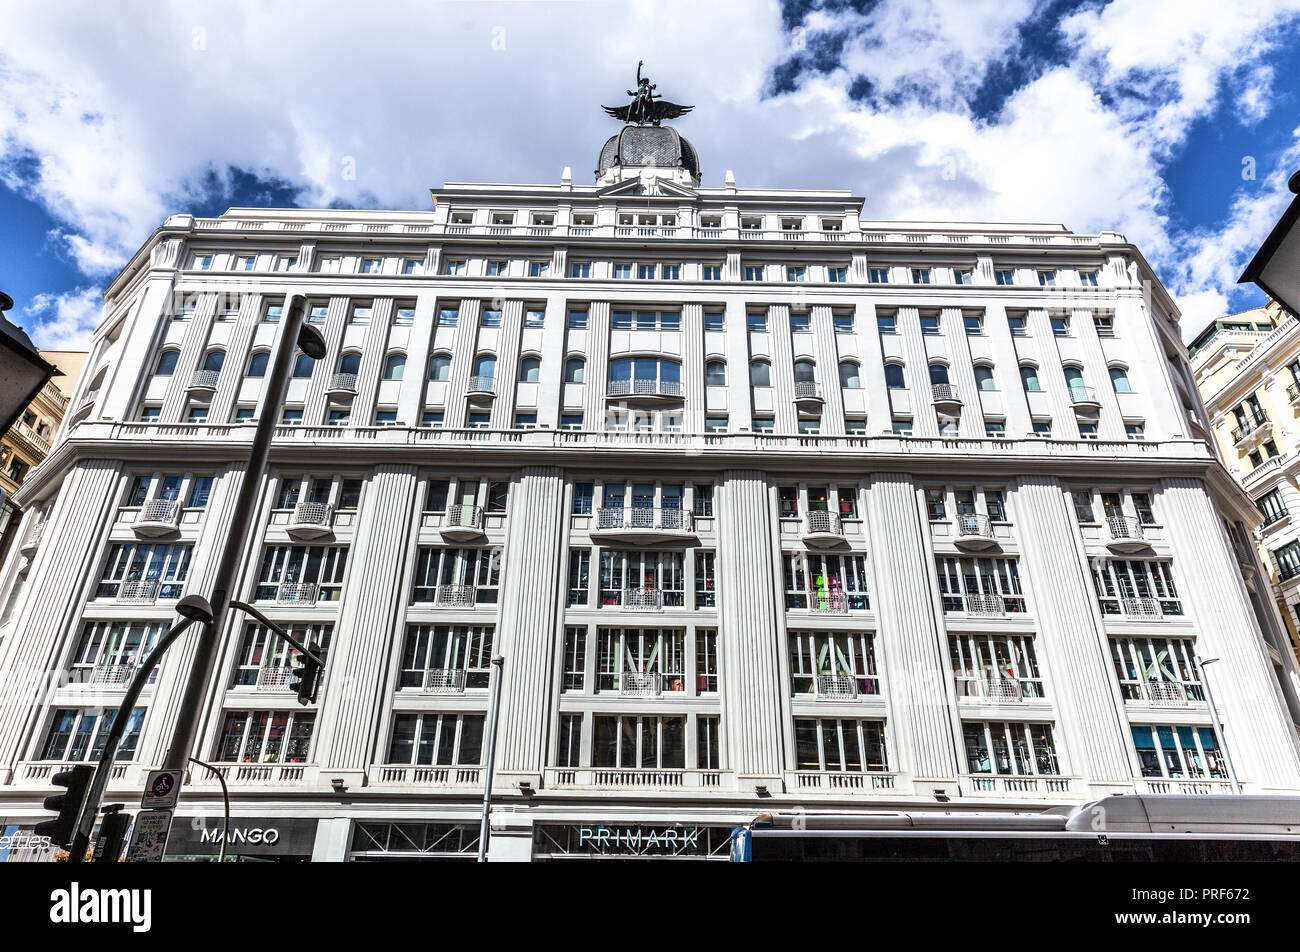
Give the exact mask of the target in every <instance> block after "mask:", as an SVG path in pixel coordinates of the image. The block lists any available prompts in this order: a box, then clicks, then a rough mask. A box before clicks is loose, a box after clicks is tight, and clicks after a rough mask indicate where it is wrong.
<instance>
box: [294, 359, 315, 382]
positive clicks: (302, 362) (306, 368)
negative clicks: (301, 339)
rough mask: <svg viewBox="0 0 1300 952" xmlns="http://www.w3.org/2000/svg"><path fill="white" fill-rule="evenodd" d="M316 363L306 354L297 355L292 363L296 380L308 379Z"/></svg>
mask: <svg viewBox="0 0 1300 952" xmlns="http://www.w3.org/2000/svg"><path fill="white" fill-rule="evenodd" d="M315 366H316V361H315V359H314V358H313V357H311V356H310V355H308V354H299V355H298V356H297V357H295V358H294V361H293V375H294V377H297V378H300V379H301V378H303V377H310V376H311V372H312V368H314V367H315Z"/></svg>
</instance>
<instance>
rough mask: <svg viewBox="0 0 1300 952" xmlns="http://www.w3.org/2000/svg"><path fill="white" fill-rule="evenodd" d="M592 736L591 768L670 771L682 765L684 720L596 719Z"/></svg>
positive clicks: (637, 717)
mask: <svg viewBox="0 0 1300 952" xmlns="http://www.w3.org/2000/svg"><path fill="white" fill-rule="evenodd" d="M592 732H593V738H592V745H591V746H592V749H591V756H592V764H593V766H596V767H622V768H632V767H647V768H658V769H662V770H670V769H681V768H683V767H685V765H686V718H685V717H656V716H650V715H645V716H638V715H631V714H628V715H619V716H597V717H594V718H593V719H592Z"/></svg>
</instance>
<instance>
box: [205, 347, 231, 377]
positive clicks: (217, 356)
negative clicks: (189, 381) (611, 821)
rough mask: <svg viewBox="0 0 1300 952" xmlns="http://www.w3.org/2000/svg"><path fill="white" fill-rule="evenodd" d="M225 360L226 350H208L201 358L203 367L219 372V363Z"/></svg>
mask: <svg viewBox="0 0 1300 952" xmlns="http://www.w3.org/2000/svg"><path fill="white" fill-rule="evenodd" d="M225 362H226V352H225V351H224V350H210V351H208V353H207V356H205V357H204V358H203V369H204V370H211V371H213V372H220V370H221V365H222V364H224V363H225Z"/></svg>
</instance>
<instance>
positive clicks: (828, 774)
mask: <svg viewBox="0 0 1300 952" xmlns="http://www.w3.org/2000/svg"><path fill="white" fill-rule="evenodd" d="M787 776H788V777H789V781H792V782H790V786H792V787H793V788H794V789H795V790H836V791H839V790H864V791H865V790H893V789H894V777H895V775H894V774H892V773H883V772H879V771H874V770H868V771H862V770H795V771H792V772H791V773H790V774H788V775H787ZM789 781H788V782H789Z"/></svg>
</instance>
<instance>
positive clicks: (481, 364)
mask: <svg viewBox="0 0 1300 952" xmlns="http://www.w3.org/2000/svg"><path fill="white" fill-rule="evenodd" d="M496 375H497V359H496V358H495V357H493V356H492V355H491V354H483V355H482V356H481V357H478V358H477V359H475V361H474V376H476V377H495V376H496Z"/></svg>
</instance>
